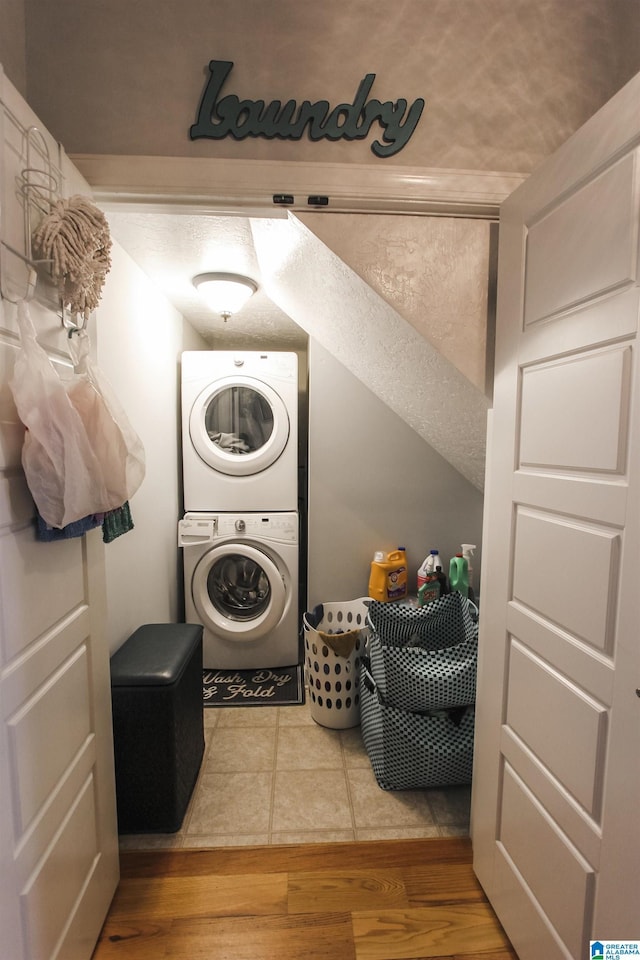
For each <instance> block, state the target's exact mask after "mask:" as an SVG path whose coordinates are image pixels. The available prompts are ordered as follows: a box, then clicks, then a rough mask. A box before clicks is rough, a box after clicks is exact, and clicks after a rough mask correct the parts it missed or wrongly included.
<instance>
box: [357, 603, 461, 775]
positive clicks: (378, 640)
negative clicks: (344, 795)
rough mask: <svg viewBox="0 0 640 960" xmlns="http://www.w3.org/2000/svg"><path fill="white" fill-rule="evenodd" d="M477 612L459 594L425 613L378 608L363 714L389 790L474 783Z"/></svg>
mask: <svg viewBox="0 0 640 960" xmlns="http://www.w3.org/2000/svg"><path fill="white" fill-rule="evenodd" d="M474 611H475V607H473V605H470V604H469V602H468V601H467V600H466V599H465V598H463V597H462V596H461V594H459V593H454V594H450V595H448V596H445V597H441V598H440V599H439V600H436V601H434V602H433V603H431V604H428V605H427V606H425V607H409V606H406V605H398V604H385V603H379V602H377V601H372V602H371V604H370V606H369V615H368V623H369V626H370V628H371V629H370V635H369V638H368V640H367V650H366V655H365V657H364V661H363V666H362V669H361V675H360V711H361V725H362V737H363V740H364V744H365V748H366V750H367V753H368V755H369V759H370V761H371V766H372V768H373V772H374V774H375V777H376V780H377V781H378V784H379V786H381V787H382V788H383V789H385V790H412V789H422V788H426V787H435V786H444V785H453V784H461V783H469V782H470V780H471V771H472V765H473V735H474V719H475V709H474V704H475V690H476V669H477V649H478V624H477V617H476V615H475V613H474Z"/></svg>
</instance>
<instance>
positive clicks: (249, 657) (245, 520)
mask: <svg viewBox="0 0 640 960" xmlns="http://www.w3.org/2000/svg"><path fill="white" fill-rule="evenodd" d="M178 544H179V546H181V547H182V548H183V551H184V583H185V615H186V620H187V622H188V623H199V624H202V626H203V627H204V634H203V660H204V664H203V665H204V666H205V667H207V668H218V667H221V668H225V669H227V668H228V669H238V670H241V669H253V668H254V667H284V666H293V665H294V664H297V663H298V662H299V659H300V657H299V640H298V637H299V629H298V515H297V513H248V514H247V513H243V514H212V513H187V514H185V516H184V519H182V520H181V521H180V522H179V525H178Z"/></svg>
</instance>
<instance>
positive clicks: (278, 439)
mask: <svg viewBox="0 0 640 960" xmlns="http://www.w3.org/2000/svg"><path fill="white" fill-rule="evenodd" d="M182 467H183V486H184V508H185V514H184V517H183V519H182V520H180V522H179V530H178V543H179V545H180V546H181V547H182V548H183V554H184V586H185V616H186V620H187V621H188V622H189V623H200V624H202V626H203V627H204V633H203V658H204V666H205V667H206V668H210V669H213V668H222V669H253V668H259V667H281V666H292V665H293V664H296V663H297V662H298V660H299V654H298V637H299V624H298V560H299V519H298V358H297V356H296V354H295V353H280V352H258V351H246V352H238V351H227V350H211V351H187V352H185V353H183V354H182Z"/></svg>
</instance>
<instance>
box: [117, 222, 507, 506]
mask: <svg viewBox="0 0 640 960" xmlns="http://www.w3.org/2000/svg"><path fill="white" fill-rule="evenodd" d="M107 215H108V218H109V222H110V226H111V230H112V233H113V236H114V238H115V239H116V240H117V241H118V242H119V243H120V244H121V246H122V247H124V249H125V250H126V251H127V252H128V253H129V254H130V256H131V257H132V258H133V259H134V260H135V261H136V262H137V263H138V265H139V266H140V267H141V268H142V269H143V270H144V271H145V272H146V273H147V274H148V276H149V277H150V279H151V280H152V281H153V282H154V283H155V284H157V286H158V287H159V288H160V289H161V290H162V291H163V292H164V293H165V295H166V296H167V297H168V299H169V300H170V301H171V302H172V303H173V304H174V306H175V307H176V309H178V310H179V311H180V312H181V313H182V314H183V316H184V317H185V319H186V320H188V321H189V322H190V323H191V324H192V325H193V326H194V328H195V329H196V330H198V331H199V332H200V333H201V335H202V336H203V337H204V338H205V340H206V341H207V342H208V343H210V344H211V346H212V348H220V349H230V348H231V349H235V348H238V349H256V348H259V347H262V348H264V347H265V346H273V347H276V348H279V349H283V348H284V349H295V348H301V347H304V345H305V344H306V340H307V336H309V337H313V338H315V339H316V340H317V341H318V342H319V343H320V344H321V345H322V346H323V347H324V348H325V349H326V350H328V351H329V352H330V353H332V354H333V355H334V356H335V357H336V358H337V359H338V360H339V361H340V362H341V363H342V364H343V365H344V366H345V367H347V369H349V370H350V372H351V373H352V374H353V375H354V376H356V377H357V378H358V379H359V380H360V381H361V382H362V383H363V384H364V385H365V386H367V387H368V388H369V389H370V390H371V391H372V392H373V393H374V394H376V395H377V396H378V397H379V398H380V399H381V400H383V401H384V402H385V403H386V404H387V405H388V406H389V407H390V408H391V409H392V410H393V411H394V412H395V413H396V414H397V415H398V416H400V417H401V418H402V419H403V420H404V421H405V422H406V423H407V424H409V426H411V427H412V428H413V429H414V430H415V431H416V433H417V434H418V435H419V436H421V437H422V438H423V439H424V440H425V441H426V442H427V443H429V444H430V445H431V446H432V447H434V449H435V450H437V451H438V453H440V454H441V455H442V456H443V457H444V458H445V459H446V460H447V461H448V462H449V463H451V465H452V466H453V467H455V469H456V470H458V471H459V472H460V473H461V474H462V475H463V476H464V477H465V478H466V479H467V480H469V481H470V482H471V483H472V484H473V485H474V486H475V487H476V488H478V489H482V487H483V482H484V457H485V432H486V413H487V409H488V400H487V396H486V391H485V381H486V372H485V366H486V333H487V291H488V271H489V246H490V244H489V230H490V225H489V223H487V222H485V221H481V220H478V221H468V220H458V221H456V219H455V218H451V219H447V218H428V217H427V218H425V217H415V218H414V217H405V216H402V217H401V216H398V217H393V216H384V215H381V216H370V215H360V214H351V215H346V214H345V215H343V214H337V215H335V216H331V217H327V216H326V215H323V214H314V213H308V214H307V213H303V214H301V215H300V216H297V215H294V214H291V213H290V214H289V215H288V216H287V217H282V218H278V219H266V218H265V219H262V218H246V217H236V216H223V217H217V216H206V215H202V214H178V213H172V212H170V213H161V212H158V213H153V212H146V211H145V212H142V213H140V212H131V211H128V210H126V209H125V208H124V207H122V208H120V209H111V210H108V211H107ZM410 221H413V222H410ZM350 264H352V265H353V266H352V265H350ZM354 267H355V268H354ZM207 270H221V271H228V272H236V273H242V274H246V275H249V276H252V277H253V278H254V279H255V280H256V281H257V282H258V283H259V290H258V292H257V293H256V294H255V295H254V296H253V297H252V298H251V300H250V301H249V303H248V304H247V305H246V306H245V307H243V308H242V310H241V311H239V312H238V313H237V314H235V315H234V316H233V317H231V318H230V319H229V321H227V322H226V323H225V321H223V320H222V318H221V317H217V316H215V315H212V314H211V312H210V311H208V310H207V308H206V307H205V306H204V304H203V303H202V301H201V300H200V298H199V297H198V295H197V293H196V291H195V289H194V288H193V286H192V284H191V278H192V277H193V276H195V275H196V274H197V273H201V272H205V271H207Z"/></svg>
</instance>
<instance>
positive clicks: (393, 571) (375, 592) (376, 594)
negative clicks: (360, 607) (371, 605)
mask: <svg viewBox="0 0 640 960" xmlns="http://www.w3.org/2000/svg"><path fill="white" fill-rule="evenodd" d="M406 595H407V557H406V554H405V552H404V550H403V549H400V550H392V551H391V553H387V554H385V553H383V551H382V550H377V551H376V553H375V554H374V556H373V561H372V563H371V573H370V575H369V596H370V597H371V598H372V599H373V600H381V601H382V602H383V603H387V602H388V601H391V600H402V598H403V597H406Z"/></svg>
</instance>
